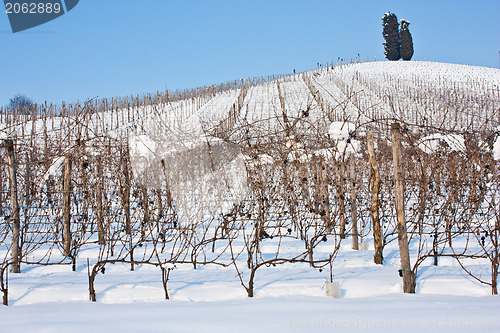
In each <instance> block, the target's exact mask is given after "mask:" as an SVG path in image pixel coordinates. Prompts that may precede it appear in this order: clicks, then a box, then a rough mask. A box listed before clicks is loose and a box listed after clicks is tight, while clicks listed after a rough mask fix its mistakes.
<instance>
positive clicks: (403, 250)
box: [391, 123, 415, 293]
mask: <svg viewBox="0 0 500 333" xmlns="http://www.w3.org/2000/svg"><path fill="white" fill-rule="evenodd" d="M400 131H401V128H400V126H399V124H398V123H393V124H392V125H391V136H392V157H393V163H394V183H395V184H394V185H395V187H394V195H395V205H396V218H397V224H398V244H399V255H400V257H401V270H402V275H403V291H404V292H405V293H414V292H415V285H414V283H413V281H414V279H413V274H412V271H411V267H410V251H409V249H408V236H407V234H406V218H405V209H404V179H403V170H402V166H401V132H400Z"/></svg>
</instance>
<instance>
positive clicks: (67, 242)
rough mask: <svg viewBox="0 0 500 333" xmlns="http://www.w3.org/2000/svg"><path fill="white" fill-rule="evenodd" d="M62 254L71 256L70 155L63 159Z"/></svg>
mask: <svg viewBox="0 0 500 333" xmlns="http://www.w3.org/2000/svg"><path fill="white" fill-rule="evenodd" d="M63 255H65V256H66V257H69V256H71V157H70V156H69V155H67V156H66V158H65V159H64V175H63Z"/></svg>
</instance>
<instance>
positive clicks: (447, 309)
mask: <svg viewBox="0 0 500 333" xmlns="http://www.w3.org/2000/svg"><path fill="white" fill-rule="evenodd" d="M307 75H309V76H312V79H311V85H312V86H313V87H314V88H315V89H317V91H318V92H319V96H320V97H321V98H322V99H323V100H324V101H325V104H328V103H329V105H330V106H335V105H337V104H338V103H344V105H345V110H344V111H345V112H344V113H345V114H346V115H348V116H351V118H353V119H357V117H358V115H356V114H355V112H357V110H358V107H361V108H363V109H366V110H371V111H370V112H372V114H370V116H372V117H377V116H380V115H384V114H387V113H388V114H390V112H391V111H390V110H389V108H388V105H389V104H388V101H386V100H385V99H384V98H385V97H386V96H389V95H390V96H392V98H393V100H395V101H398V103H400V105H401V107H406V106H412V107H414V106H415V105H416V107H415V108H421V109H424V110H426V112H427V111H429V113H430V111H434V110H428V109H427V107H428V104H426V103H427V102H426V101H427V99H429V100H439V95H440V94H441V91H440V89H439V88H440V87H442V86H452V85H453V86H454V87H455V85H454V84H456V89H455V92H456V93H457V94H459V96H461V97H464V96H465V97H468V96H469V95H470V94H472V93H474V94H475V96H476V94H477V96H480V97H482V98H483V99H480V100H479V102H478V101H477V100H476V99H472V98H470V99H469V100H468V102H467V103H469V104H470V106H471V107H472V108H473V107H476V106H477V105H476V104H480V103H483V102H484V103H487V105H491V106H492V108H498V104H499V103H500V100H499V99H498V87H499V86H500V70H498V69H486V68H480V67H471V66H460V65H452V64H439V63H427V62H398V63H395V62H378V63H366V64H356V65H351V66H344V67H339V68H336V69H334V70H328V71H327V70H325V69H322V70H318V71H314V72H310V73H308V74H307ZM304 82H305V81H303V80H302V78H300V76H299V75H297V76H296V77H293V78H290V79H288V81H286V80H285V81H284V82H283V83H282V84H281V93H282V94H283V95H284V96H285V97H286V108H287V112H290V115H292V116H294V115H297V114H298V112H299V111H301V110H303V109H304V108H306V107H308V106H309V107H310V111H311V117H314V119H316V118H319V117H320V116H321V115H322V112H323V111H322V110H320V108H319V106H318V104H317V101H316V99H313V97H312V95H310V91H308V89H309V88H308V87H307V86H306V84H305V83H304ZM410 86H411V87H416V88H415V89H408V88H409V87H410ZM488 91H493V92H494V93H493V94H491V95H488V96H486V95H485V96H482V95H481V94H482V93H484V92H488ZM495 94H496V95H495ZM416 96H417V97H418V98H416ZM421 96H422V97H421ZM420 97H421V98H420ZM495 98H496V99H495ZM236 99H237V92H235V91H233V92H231V91H230V92H227V93H221V94H219V95H217V96H215V97H214V98H213V99H210V100H208V101H205V100H193V101H191V100H187V101H181V102H175V103H170V104H169V105H166V106H158V108H157V109H155V110H152V109H151V110H149V109H145V110H143V109H140V110H139V109H138V110H134V111H133V112H135V113H134V114H135V119H136V120H135V123H130V122H129V121H128V120H127V121H125V119H126V117H125V116H124V115H120V116H119V117H117V118H119V119H122V118H123V119H124V120H120V121H115V123H113V119H114V118H113V114H111V115H108V116H106V115H100V116H101V117H103V118H102V119H101V118H99V119H93V120H92V121H91V122H90V123H91V124H93V125H92V126H91V128H95V132H96V133H98V132H99V133H107V134H108V135H115V134H116V135H117V134H122V133H123V132H124V130H123V129H127V130H129V129H132V128H133V130H130V131H132V132H133V133H135V134H149V135H151V133H152V131H153V130H155V128H154V126H152V125H151V123H154V122H158V119H160V120H161V121H162V123H163V124H166V126H167V127H169V126H170V127H176V126H178V127H180V128H184V127H183V126H188V127H189V129H192V130H193V131H194V130H197V129H199V128H201V127H200V126H201V125H200V124H202V122H203V121H207V120H206V118H207V117H208V118H210V119H209V120H212V121H214V122H218V121H220V120H221V119H224V116H225V115H226V114H227V112H228V110H229V109H230V107H231V105H232V104H233V103H234V102H235V100H236ZM414 99H416V100H418V103H414V102H412V101H413V100H414ZM488 103H489V104H488ZM436 107H437V108H438V109H439V108H440V105H437V106H436ZM324 108H325V109H327V107H326V106H324ZM167 111H168V112H167ZM279 111H280V101H279V96H278V90H277V86H276V84H275V83H274V82H271V83H266V84H263V85H259V86H255V87H252V88H250V89H249V91H248V93H247V95H246V97H245V100H244V103H243V107H242V108H241V114H240V117H241V118H243V119H245V120H247V121H248V122H250V123H259V122H260V121H263V120H264V121H263V122H264V123H265V124H263V125H262V127H266V128H267V127H273V121H269V118H272V117H275V116H276V114H279ZM438 111H439V110H438ZM438 111H436V112H437V113H436V112H433V113H432V114H433V115H434V113H436V117H439V116H440V114H439V112H438ZM120 112H122V111H120ZM124 114H125V113H124ZM152 114H153V115H154V116H157V117H154V116H151V115H152ZM417 116H419V115H416V116H415V117H417ZM93 117H97V115H95V116H93ZM193 118H194V119H193ZM185 120H188V121H185ZM266 120H267V122H266ZM274 120H275V119H274ZM25 126H27V127H26V128H25V132H26V133H31V128H30V126H36V127H35V129H36V131H35V132H37V133H38V132H39V133H42V132H43V128H44V127H43V126H47V127H48V128H49V129H53V130H54V131H53V132H49V136H50V135H54V136H56V135H57V131H56V130H55V129H58V128H61V127H64V126H65V125H63V121H62V119H59V117H53V118H51V120H50V122H49V121H46V122H45V121H42V120H38V121H36V122H33V123H32V124H31V125H30V123H28V124H25ZM184 129H185V128H184ZM18 132H20V130H19V129H18V128H17V127H16V126H11V127H5V128H2V129H1V131H0V137H7V136H10V135H12V133H18ZM51 133H52V134H51ZM127 133H128V132H127ZM153 134H154V135H156V136H160V135H161V134H162V132H161V131H158V132H157V133H156V132H153ZM365 241H367V242H368V243H369V244H370V245H371V246H372V243H371V239H370V238H366V239H365ZM327 246H328V243H326V244H325V247H327ZM97 252H98V251H97V248H95V247H94V248H87V249H85V250H83V251H81V252H80V254H79V258H78V262H77V263H78V265H77V270H76V272H73V271H71V266H70V265H65V266H62V265H56V266H26V265H23V266H22V273H21V274H10V276H9V306H8V307H4V306H2V307H1V308H0V332H12V331H17V332H61V331H67V332H89V331H99V332H101V331H102V332H139V331H144V332H193V331H207V332H290V331H291V332H293V331H296V332H308V331H318V332H329V331H338V332H342V331H345V332H351V331H380V332H385V331H409V332H422V331H431V332H462V331H470V332H478V331H481V332H499V331H500V317H499V315H498V314H499V313H500V298H499V297H498V296H491V295H490V294H491V291H490V287H489V286H485V285H481V284H480V283H479V282H477V281H476V280H474V279H472V278H471V277H469V276H467V275H466V274H465V272H464V270H463V269H462V268H461V267H459V265H458V264H457V263H456V262H455V261H454V260H453V259H445V258H441V259H440V260H439V265H438V266H433V265H432V260H430V259H429V260H428V261H426V262H424V264H422V265H421V266H420V268H419V271H418V278H417V292H416V294H415V295H408V294H403V293H402V291H401V282H402V281H401V278H400V277H399V275H398V268H399V266H400V265H399V254H398V249H397V244H396V242H392V243H391V244H389V245H388V246H387V247H386V248H385V250H384V258H385V264H384V265H383V266H380V265H375V264H373V261H372V258H373V247H371V248H369V250H367V251H353V250H351V240H350V239H349V238H348V239H347V240H345V241H343V243H342V247H341V249H340V252H339V255H338V257H337V258H336V259H335V261H334V267H333V270H334V271H333V274H334V279H335V280H336V281H339V282H340V287H341V294H342V297H341V298H331V297H327V296H326V294H325V290H324V284H325V281H327V280H328V279H329V275H330V272H329V270H328V269H325V270H323V271H321V272H320V271H319V269H314V268H311V267H309V266H308V265H307V264H284V265H278V266H277V267H268V268H261V269H259V270H258V271H257V276H256V285H255V288H256V289H255V297H254V298H248V297H247V296H246V292H245V289H244V288H243V287H242V286H241V285H240V282H239V280H238V278H237V273H236V271H235V270H234V269H233V268H232V267H227V268H223V267H220V266H217V265H207V266H201V267H198V268H197V269H196V270H195V269H193V267H192V266H190V265H177V267H176V269H175V270H173V271H172V273H171V276H170V280H169V283H168V286H169V288H168V290H169V294H170V297H171V299H170V300H165V299H164V291H163V288H162V278H161V272H160V270H159V269H158V268H155V267H153V266H141V265H139V266H137V267H136V270H135V271H133V272H131V271H130V267H129V266H126V265H122V264H117V265H107V266H106V272H105V274H104V275H103V274H99V275H98V276H97V279H96V292H97V302H96V303H92V302H90V301H89V300H88V275H87V264H86V262H87V258H90V263H91V265H93V264H94V263H95V259H96V258H97ZM325 252H328V249H326V248H325ZM269 253H272V251H270V252H269ZM1 255H2V257H3V256H4V255H5V253H4V252H2V253H1ZM28 259H29V258H28ZM413 262H414V260H412V263H413ZM468 264H470V265H471V266H470V267H471V268H472V269H473V270H474V271H475V272H479V273H480V272H482V271H484V274H485V276H488V275H487V274H489V269H490V266H489V264H488V263H487V262H475V263H474V262H471V263H468ZM243 266H244V264H243ZM486 279H487V278H486Z"/></svg>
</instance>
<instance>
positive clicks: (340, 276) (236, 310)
mask: <svg viewBox="0 0 500 333" xmlns="http://www.w3.org/2000/svg"><path fill="white" fill-rule="evenodd" d="M327 245H328V242H327V243H326V244H325V248H324V249H325V250H326V246H327ZM94 250H95V249H94ZM94 250H93V249H89V250H87V251H86V252H84V253H82V254H81V257H82V258H80V259H79V261H78V265H77V270H76V272H72V271H71V267H70V265H66V266H24V267H23V268H22V273H21V274H10V276H9V279H10V281H9V291H10V306H9V307H3V308H1V309H0V321H1V322H2V330H3V331H7V332H8V331H10V330H14V329H15V328H17V330H18V331H19V330H21V331H23V332H28V331H29V332H55V331H60V330H62V329H64V328H65V329H66V330H68V331H71V332H89V331H92V330H99V331H106V332H108V331H109V332H111V331H122V332H135V331H148V332H164V331H169V332H190V331H197V330H200V328H203V330H205V331H216V332H235V331H238V332H256V331H273V332H290V331H318V332H320V331H331V330H335V331H340V332H351V331H360V332H361V331H363V332H364V331H381V330H384V331H386V330H389V331H390V330H391V329H393V330H395V331H402V330H409V331H415V332H420V331H424V330H425V331H430V332H446V331H450V330H455V331H459V332H461V331H464V332H465V331H471V332H472V331H481V332H498V330H499V329H500V321H499V319H498V311H499V310H500V299H499V298H498V296H490V295H489V292H490V291H489V288H488V287H487V286H484V285H480V284H479V283H477V281H475V280H473V279H471V278H469V277H467V276H465V275H464V274H463V272H462V271H461V268H460V267H458V265H457V264H456V263H454V262H453V261H447V260H443V261H440V263H439V266H433V265H432V263H431V262H430V260H429V262H428V263H426V264H424V265H423V267H422V268H421V269H420V271H419V278H418V280H417V293H416V294H414V295H409V294H403V293H402V291H401V282H402V281H401V278H400V277H399V276H398V273H397V269H398V267H399V257H398V255H397V253H398V251H397V244H395V243H394V242H393V243H391V244H390V245H388V247H387V248H386V250H385V253H386V263H385V264H384V265H375V264H374V263H373V261H372V260H373V250H369V251H354V250H351V249H350V239H348V240H347V241H346V242H345V244H344V245H343V246H342V247H341V251H340V253H339V256H338V257H337V259H336V260H335V262H334V279H335V280H336V281H339V282H340V288H341V296H342V297H341V298H331V297H328V296H326V291H325V288H324V284H325V281H326V280H327V279H328V276H329V272H328V270H323V271H322V272H320V271H319V270H318V269H313V268H311V267H310V266H309V265H308V264H306V263H303V264H283V265H278V266H277V267H272V266H271V267H267V268H262V269H259V270H258V271H257V280H256V294H255V297H254V298H248V297H246V293H245V291H244V289H243V287H241V285H240V284H239V281H238V280H237V278H236V276H235V271H234V270H233V269H232V268H231V267H227V268H224V267H219V266H214V265H205V266H200V267H198V268H197V269H193V267H192V266H190V265H180V264H177V265H176V269H174V270H173V271H172V274H171V280H170V281H169V293H170V296H171V299H170V300H165V299H164V298H163V290H162V286H161V273H160V271H159V269H158V268H154V267H152V266H146V265H138V266H137V267H136V270H135V271H133V272H131V271H130V270H129V267H128V266H126V265H122V264H116V265H110V266H107V269H106V273H105V274H104V275H103V274H99V275H98V276H97V279H96V289H97V302H96V303H91V302H89V301H88V278H87V265H86V260H85V257H87V256H91V257H92V255H95V254H96V252H95V251H94ZM93 251H94V252H93ZM91 262H92V258H91Z"/></svg>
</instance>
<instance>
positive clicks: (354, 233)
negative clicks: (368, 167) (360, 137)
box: [349, 154, 358, 250]
mask: <svg viewBox="0 0 500 333" xmlns="http://www.w3.org/2000/svg"><path fill="white" fill-rule="evenodd" d="M354 162H355V156H354V154H351V156H350V158H349V169H350V170H349V171H350V176H351V224H352V249H353V250H357V249H358V216H357V215H358V213H357V204H356V181H355V179H356V178H355V173H354V171H355V170H354Z"/></svg>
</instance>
